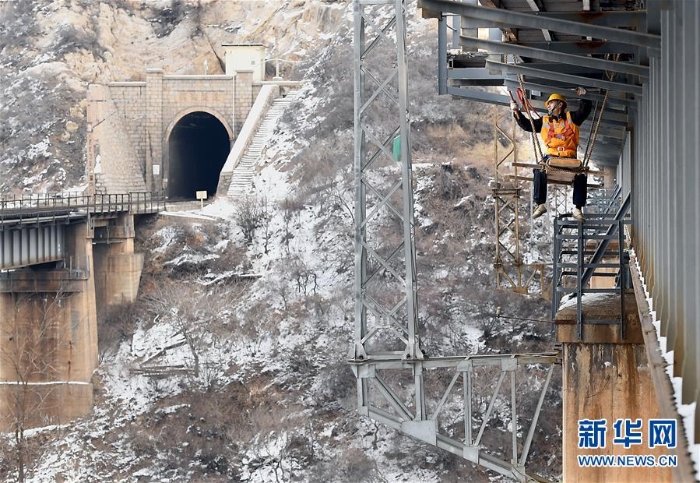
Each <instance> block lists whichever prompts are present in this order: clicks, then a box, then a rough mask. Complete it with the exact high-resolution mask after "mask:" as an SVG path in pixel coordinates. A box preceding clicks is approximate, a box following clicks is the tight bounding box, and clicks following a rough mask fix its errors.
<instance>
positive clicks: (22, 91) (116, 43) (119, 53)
mask: <svg viewBox="0 0 700 483" xmlns="http://www.w3.org/2000/svg"><path fill="white" fill-rule="evenodd" d="M347 7H348V5H347V4H346V3H345V2H320V1H296V2H292V1H265V0H260V1H258V0H251V1H240V2H239V1H220V0H219V1H217V0H152V1H136V0H116V1H109V2H107V1H95V0H57V1H52V0H21V1H8V2H3V3H0V143H1V146H2V150H1V152H0V169H1V170H2V176H1V177H0V193H3V194H8V193H12V194H22V193H28V192H42V191H44V192H45V191H49V192H50V191H57V190H61V189H66V188H70V187H73V186H76V185H80V183H81V182H83V180H82V177H83V175H84V166H85V133H86V130H87V123H86V120H85V107H86V104H85V96H86V88H87V86H88V84H90V83H105V82H112V81H125V80H139V79H142V78H143V76H144V74H145V70H146V68H148V67H160V68H162V69H164V71H165V73H166V74H203V73H208V74H221V73H223V71H224V65H223V49H222V47H221V45H222V43H248V42H251V43H262V44H264V45H265V46H267V47H268V55H269V56H270V61H269V65H268V68H269V69H270V74H273V73H274V70H273V67H272V66H273V65H274V64H275V63H276V61H275V60H273V59H277V58H279V59H280V61H279V62H277V64H278V65H279V68H280V72H281V74H282V75H284V76H285V77H289V76H294V77H300V76H301V75H303V72H300V70H299V69H297V68H296V67H297V66H299V65H303V64H304V63H305V62H306V61H309V60H311V59H312V58H313V56H314V55H315V54H316V53H317V52H319V51H320V50H321V49H322V48H323V47H324V45H325V44H327V43H328V42H329V41H330V40H332V39H333V38H334V37H335V36H337V35H339V34H340V33H339V30H345V31H347V29H348V28H349V23H348V22H343V21H341V20H342V19H343V17H344V16H345V17H347V14H348V10H349V9H348V8H347Z"/></svg>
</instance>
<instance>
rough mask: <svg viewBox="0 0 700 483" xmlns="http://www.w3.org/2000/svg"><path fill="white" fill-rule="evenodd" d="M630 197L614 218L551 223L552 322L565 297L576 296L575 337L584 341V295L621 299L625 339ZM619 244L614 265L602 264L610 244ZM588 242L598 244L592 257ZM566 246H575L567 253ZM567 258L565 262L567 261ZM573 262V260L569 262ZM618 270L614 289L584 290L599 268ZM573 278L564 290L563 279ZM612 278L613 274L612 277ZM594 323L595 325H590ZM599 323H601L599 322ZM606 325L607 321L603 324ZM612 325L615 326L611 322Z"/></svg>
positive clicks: (621, 329) (594, 217)
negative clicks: (626, 232) (626, 234)
mask: <svg viewBox="0 0 700 483" xmlns="http://www.w3.org/2000/svg"><path fill="white" fill-rule="evenodd" d="M629 205H630V200H629V195H628V196H627V197H626V198H625V201H624V202H623V204H622V206H621V207H620V209H619V210H618V212H617V213H616V215H615V217H614V218H606V217H605V215H596V216H592V217H590V218H589V220H587V221H586V222H585V223H579V222H576V221H570V220H563V219H559V218H557V219H555V221H554V257H553V260H552V262H553V281H552V319H554V318H556V314H557V312H558V310H559V305H560V303H561V299H562V297H563V296H564V294H575V295H576V325H577V336H578V337H579V339H581V338H582V337H583V318H584V314H583V310H582V297H583V295H584V294H586V293H615V294H619V295H620V319H619V321H617V323H618V324H619V325H620V336H621V337H625V331H626V328H625V301H624V297H625V288H626V286H627V280H626V278H627V273H628V270H629V259H628V257H626V253H625V250H624V225H625V224H628V223H630V220H628V219H625V216H626V214H627V211H628V210H629ZM614 239H617V240H618V249H617V257H618V262H617V263H602V262H601V260H602V258H603V256H604V255H605V254H606V253H607V250H608V247H609V245H610V241H611V240H614ZM588 240H596V241H597V242H598V245H597V248H596V250H595V251H594V252H593V253H592V256H590V259H589V260H586V258H587V256H589V255H591V251H590V250H585V244H586V242H587V241H588ZM566 242H568V244H569V245H571V244H573V243H574V242H575V244H576V249H569V246H567V245H566ZM567 257H568V258H569V260H568V261H567V260H566V258H567ZM571 258H573V260H571ZM613 267H614V268H617V269H618V271H617V274H614V276H616V277H618V283H617V285H616V287H614V288H608V289H600V288H598V289H593V288H587V285H588V284H589V282H590V278H591V276H593V274H594V273H595V271H596V270H597V269H599V268H613ZM571 275H575V280H576V285H575V287H565V286H564V277H565V276H571ZM611 275H612V274H611ZM590 322H594V321H590ZM598 322H600V321H598ZM606 322H609V321H606ZM613 323H615V322H613Z"/></svg>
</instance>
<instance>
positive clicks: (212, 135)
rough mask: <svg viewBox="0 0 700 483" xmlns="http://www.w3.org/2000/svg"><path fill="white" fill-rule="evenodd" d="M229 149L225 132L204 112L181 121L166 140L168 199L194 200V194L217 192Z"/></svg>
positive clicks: (192, 114)
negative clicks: (220, 174) (167, 153)
mask: <svg viewBox="0 0 700 483" xmlns="http://www.w3.org/2000/svg"><path fill="white" fill-rule="evenodd" d="M230 149H231V143H230V140H229V135H228V132H227V131H226V128H225V127H224V126H223V125H222V124H221V122H220V121H219V120H218V119H217V118H216V117H214V116H212V115H211V114H208V113H206V112H193V113H190V114H187V115H186V116H184V117H183V118H182V119H180V120H179V121H178V122H177V124H175V127H173V130H172V132H171V134H170V139H168V151H169V158H170V159H169V168H168V185H167V186H168V187H167V193H166V194H167V196H168V197H169V198H170V199H195V198H196V196H195V194H196V192H197V191H205V190H206V192H207V196H208V197H212V196H213V195H214V194H215V193H216V187H217V184H218V182H219V173H220V172H221V168H223V166H224V163H225V162H226V158H227V157H228V154H229V151H230Z"/></svg>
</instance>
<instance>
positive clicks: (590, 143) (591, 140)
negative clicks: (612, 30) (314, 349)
mask: <svg viewBox="0 0 700 483" xmlns="http://www.w3.org/2000/svg"><path fill="white" fill-rule="evenodd" d="M605 58H606V59H607V60H610V58H611V56H610V54H606V55H605ZM614 61H615V62H619V61H620V54H619V53H617V54H615V57H614ZM605 75H606V77H607V78H608V80H609V81H610V82H612V81H614V80H615V75H616V74H615V72H611V71H605ZM608 97H610V89H607V90H606V91H605V97H604V98H603V105H602V106H601V107H600V114H599V115H598V120H597V121H596V123H595V129H594V130H593V135H592V137H591V136H589V138H588V144H587V145H586V152H585V153H584V156H583V166H584V168H585V167H587V166H588V162H589V161H590V160H591V155H592V154H593V147H594V146H595V140H596V138H597V137H598V128H599V127H600V122H601V121H602V120H603V113H604V112H605V106H606V105H607V103H608ZM597 106H598V103H597V102H596V108H597ZM594 117H595V116H594ZM589 146H590V149H589Z"/></svg>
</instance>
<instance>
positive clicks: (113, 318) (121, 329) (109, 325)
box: [97, 302, 138, 360]
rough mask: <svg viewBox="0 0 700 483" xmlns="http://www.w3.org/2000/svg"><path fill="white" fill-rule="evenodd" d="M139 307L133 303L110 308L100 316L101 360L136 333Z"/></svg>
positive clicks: (104, 309)
mask: <svg viewBox="0 0 700 483" xmlns="http://www.w3.org/2000/svg"><path fill="white" fill-rule="evenodd" d="M137 311H138V309H137V307H136V305H135V304H133V303H131V302H125V303H121V304H118V305H113V306H108V307H106V308H103V309H102V310H101V313H100V314H98V318H97V320H98V323H97V341H98V346H99V348H98V351H99V355H100V360H102V359H104V358H105V357H106V356H107V355H108V354H110V353H113V352H115V351H116V350H117V349H118V348H119V344H120V343H121V342H122V341H124V340H126V339H128V338H129V337H131V336H132V334H133V333H134V327H135V325H136V320H137Z"/></svg>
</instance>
